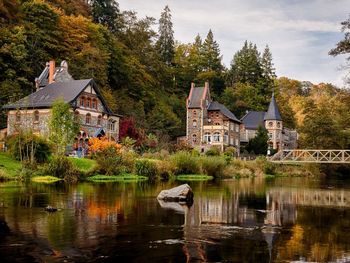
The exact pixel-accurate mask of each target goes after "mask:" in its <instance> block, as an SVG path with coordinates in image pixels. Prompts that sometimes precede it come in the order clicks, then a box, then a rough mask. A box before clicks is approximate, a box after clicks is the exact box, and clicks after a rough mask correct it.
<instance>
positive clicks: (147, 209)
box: [0, 178, 350, 263]
mask: <svg viewBox="0 0 350 263" xmlns="http://www.w3.org/2000/svg"><path fill="white" fill-rule="evenodd" d="M179 184H180V182H167V183H156V184H152V183H148V182H142V183H97V184H94V183H81V184H78V185H74V186H72V185H70V186H69V185H65V184H63V183H57V184H53V185H45V184H34V183H32V184H22V183H14V182H8V183H1V184H0V256H1V262H5V261H11V262H13V261H17V262H33V261H36V262H42V261H46V262H152V263H154V262H291V261H295V262H346V261H350V182H346V181H338V180H332V181H327V180H316V179H308V178H279V179H275V180H268V181H266V180H264V179H259V178H255V179H241V180H226V181H216V182H192V183H191V182H190V183H189V184H190V185H191V187H192V188H193V190H194V196H195V197H194V203H193V205H192V206H191V207H187V206H181V205H179V204H176V203H159V202H158V201H157V200H156V196H157V195H158V193H159V192H160V191H161V190H162V189H167V188H171V187H173V186H176V185H179ZM47 205H52V206H55V207H58V208H59V211H58V212H56V213H47V212H45V211H44V209H43V208H44V207H45V206H47Z"/></svg>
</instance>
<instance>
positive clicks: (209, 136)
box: [204, 132, 211, 143]
mask: <svg viewBox="0 0 350 263" xmlns="http://www.w3.org/2000/svg"><path fill="white" fill-rule="evenodd" d="M204 142H207V143H211V134H210V133H209V132H206V133H205V134H204Z"/></svg>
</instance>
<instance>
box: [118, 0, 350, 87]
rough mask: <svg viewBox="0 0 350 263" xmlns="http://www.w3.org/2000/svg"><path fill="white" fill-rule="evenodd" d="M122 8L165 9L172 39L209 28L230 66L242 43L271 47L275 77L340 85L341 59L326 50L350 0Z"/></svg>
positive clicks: (128, 2)
mask: <svg viewBox="0 0 350 263" xmlns="http://www.w3.org/2000/svg"><path fill="white" fill-rule="evenodd" d="M119 3H120V7H121V9H122V10H129V9H132V10H135V11H137V12H138V13H139V15H140V16H141V17H144V16H145V15H148V16H153V17H155V18H156V19H158V18H159V16H160V13H161V11H162V10H163V8H164V6H165V5H169V7H170V9H171V11H172V15H173V24H174V31H175V37H176V39H177V40H180V41H181V42H184V43H187V42H192V41H193V39H194V37H195V36H196V35H197V33H199V34H200V35H201V36H202V37H203V38H205V36H206V34H207V32H208V30H209V29H212V30H213V32H214V37H215V39H216V40H217V42H218V43H219V45H220V49H221V52H222V54H223V62H224V64H225V65H226V66H229V64H230V61H231V59H232V57H233V54H234V53H235V52H236V51H237V50H239V49H240V48H241V47H242V45H243V42H244V41H245V40H248V41H252V42H253V43H256V44H257V46H258V48H259V50H261V51H262V50H263V48H264V47H265V45H266V44H268V45H269V46H270V48H271V51H272V54H273V57H274V63H275V67H276V69H277V74H278V75H279V76H282V75H283V76H287V77H291V78H296V79H300V80H310V81H313V82H332V83H336V84H339V79H340V78H341V77H340V76H341V74H343V73H342V72H341V71H339V70H338V68H339V67H340V66H341V64H342V63H344V58H343V57H336V58H334V57H330V56H328V51H329V50H330V49H331V48H333V47H334V46H335V44H336V43H337V42H338V41H339V40H340V39H342V37H343V35H342V33H341V32H340V22H341V21H343V20H345V19H347V17H348V12H349V11H348V10H349V9H350V2H349V1H348V0H337V1H334V0H307V1H305V0H245V1H239V0H216V1H209V0H207V1H205V0H168V1H166V0H147V4H145V0H119Z"/></svg>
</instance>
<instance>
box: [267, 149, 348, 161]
mask: <svg viewBox="0 0 350 263" xmlns="http://www.w3.org/2000/svg"><path fill="white" fill-rule="evenodd" d="M268 160H269V161H271V162H274V163H348V164H350V150H301V149H295V150H281V151H279V152H277V153H276V154H275V155H273V156H271V157H269V158H268Z"/></svg>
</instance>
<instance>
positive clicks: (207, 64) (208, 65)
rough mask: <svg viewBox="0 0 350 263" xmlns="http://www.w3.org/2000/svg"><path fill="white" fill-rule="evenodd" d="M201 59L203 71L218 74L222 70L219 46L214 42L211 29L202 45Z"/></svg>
mask: <svg viewBox="0 0 350 263" xmlns="http://www.w3.org/2000/svg"><path fill="white" fill-rule="evenodd" d="M201 57H202V58H201V60H202V65H203V70H204V71H217V72H220V71H222V70H223V66H222V64H221V59H222V56H221V55H220V48H219V44H218V43H217V42H216V41H215V40H214V35H213V32H212V31H211V29H210V30H209V32H208V35H207V37H206V39H205V40H204V43H203V45H202V51H201Z"/></svg>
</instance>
